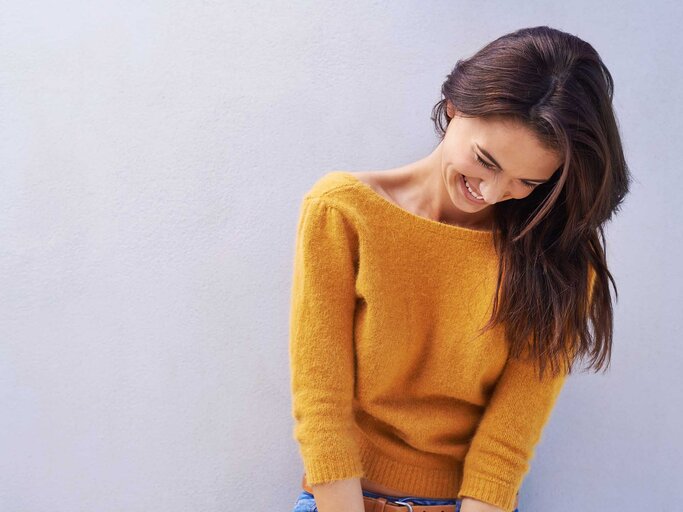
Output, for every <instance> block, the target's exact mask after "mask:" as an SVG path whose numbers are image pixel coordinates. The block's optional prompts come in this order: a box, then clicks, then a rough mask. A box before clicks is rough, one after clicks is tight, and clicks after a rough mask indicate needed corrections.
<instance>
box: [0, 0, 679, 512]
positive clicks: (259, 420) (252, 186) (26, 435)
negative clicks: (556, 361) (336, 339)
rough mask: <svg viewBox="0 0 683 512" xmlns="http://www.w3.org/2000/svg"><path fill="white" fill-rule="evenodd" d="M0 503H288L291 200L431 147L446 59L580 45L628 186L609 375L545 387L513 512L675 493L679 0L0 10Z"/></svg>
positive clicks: (172, 507) (292, 493) (673, 501)
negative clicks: (342, 172) (528, 36)
mask: <svg viewBox="0 0 683 512" xmlns="http://www.w3.org/2000/svg"><path fill="white" fill-rule="evenodd" d="M0 10H1V11H2V16H0V109H1V112H0V158H1V161H0V178H1V182H0V509H1V510H3V512H24V511H26V512H48V511H50V512H57V511H65V512H66V511H68V512H76V511H93V510H97V511H98V512H108V511H121V510H126V511H129V512H133V511H149V510H159V511H161V510H163V511H164V512H173V511H187V510H192V511H224V510H229V509H241V510H254V511H256V510H282V511H289V510H290V509H291V507H292V505H293V503H294V501H295V499H296V496H297V495H298V493H299V492H300V481H301V475H302V471H303V469H302V464H301V461H300V458H299V453H298V447H297V445H296V444H295V441H294V440H293V438H292V426H293V420H292V418H291V416H290V396H289V367H288V351H287V343H288V339H287V334H288V331H287V329H288V313H289V292H290V282H291V274H290V272H291V264H292V256H293V242H294V233H295V225H296V220H297V213H298V207H299V203H300V200H301V197H302V195H303V193H304V192H305V191H306V190H307V189H308V187H309V186H310V185H311V184H312V183H313V182H314V181H315V180H316V179H317V178H318V177H320V176H321V175H322V174H323V173H325V172H327V171H329V170H334V169H346V170H363V169H380V168H390V167H394V166H397V165H402V164H405V163H408V162H412V161H414V160H417V159H419V158H421V157H423V156H425V155H427V154H428V153H429V152H431V150H432V149H433V148H434V146H435V145H436V143H437V142H438V141H437V139H436V135H435V134H434V132H433V127H432V124H431V121H430V119H429V116H430V113H431V108H432V106H433V105H434V103H436V102H437V101H438V100H439V99H440V86H441V83H442V81H443V80H444V79H445V77H446V75H447V74H448V73H449V72H450V70H451V69H452V67H453V65H454V64H455V62H456V60H457V59H459V58H462V57H467V56H470V55H471V54H472V53H474V52H475V51H476V50H477V49H479V48H480V47H481V46H483V45H484V44H485V43H487V42H488V41H490V40H492V39H494V38H495V37H498V36H500V35H503V34H505V33H508V32H510V31H512V30H515V29H518V28H522V27H527V26H534V25H549V26H552V27H554V28H558V29H561V30H565V31H567V32H570V33H573V34H575V35H578V36H579V37H581V38H583V39H585V40H587V41H589V42H590V43H591V44H592V45H593V46H594V47H595V48H596V49H597V50H598V52H599V53H600V55H601V56H602V58H603V60H604V61H605V62H606V64H607V66H608V67H609V69H610V71H611V72H612V73H613V76H614V79H615V82H616V91H615V108H616V110H617V115H618V119H619V123H620V127H621V130H622V136H623V142H624V146H625V150H626V156H627V160H628V163H629V164H630V166H631V170H632V172H633V174H634V178H635V182H634V184H633V187H632V192H631V195H630V196H629V197H628V199H627V201H626V203H625V204H624V206H623V211H622V212H621V213H620V214H619V215H618V216H617V217H616V219H615V221H614V222H613V223H611V224H610V225H609V227H608V259H609V261H610V265H611V269H612V272H613V274H614V276H615V279H616V281H617V284H618V286H619V289H618V290H619V301H618V303H617V304H616V324H615V328H616V330H615V338H614V342H615V344H614V352H613V359H612V366H611V368H610V370H609V371H608V372H607V373H606V374H598V375H595V374H581V373H577V374H576V375H575V376H573V377H572V378H571V379H570V381H569V382H568V383H567V385H566V387H565V389H564V390H563V392H562V394H561V396H560V399H559V401H558V403H557V406H556V408H555V409H554V412H553V414H552V417H551V419H550V422H549V424H548V426H547V428H546V430H545V431H544V434H543V437H542V440H541V442H540V443H539V445H538V447H537V451H536V454H535V457H534V460H533V461H532V469H531V471H530V473H529V474H528V476H527V478H526V480H525V482H524V485H523V487H522V490H521V493H520V504H521V510H522V512H536V511H552V512H569V511H576V510H585V511H597V510H600V511H620V512H626V511H634V512H635V511H640V510H648V511H659V510H662V511H663V510H673V509H678V508H680V503H681V501H682V500H683V494H682V487H681V486H680V485H677V484H680V483H681V480H680V478H681V477H680V475H681V474H683V449H682V447H683V440H682V439H681V436H680V431H681V427H680V425H681V420H682V417H681V416H682V414H681V390H682V389H683V377H682V374H681V371H680V370H681V363H682V362H683V357H682V356H683V349H682V347H683V345H682V344H681V341H680V340H681V303H682V301H681V299H682V298H683V297H682V294H681V288H682V285H683V283H682V282H681V272H680V262H681V258H680V257H681V247H682V236H681V234H682V233H683V230H681V227H680V223H681V212H682V208H681V202H680V197H681V193H682V187H683V178H682V176H683V173H681V170H680V167H681V164H680V157H679V154H678V152H679V150H680V147H681V144H680V134H681V133H682V132H683V126H682V122H681V119H682V114H683V111H682V109H681V100H680V91H681V90H683V83H682V80H681V78H682V71H681V66H680V63H681V60H680V56H681V54H682V52H681V50H682V48H681V46H682V44H681V37H680V31H679V28H680V22H681V20H682V19H683V9H682V8H681V4H680V3H679V2H666V1H654V2H653V1H651V2H623V1H621V2H614V1H611V2H598V3H595V2H590V1H587V0H586V1H575V2H538V1H529V2H508V1H491V2H463V1H458V2H456V1H451V2H449V1H438V2H436V1H433V2H423V1H421V2H418V1H413V2H405V1H392V2H389V1H368V2H312V1H311V2H292V1H288V2H274V1H273V2H219V1H194V2H180V1H171V0H165V1H155V2H150V1H117V2H99V1H93V0H90V1H87V2H86V1H60V2H36V1H27V0H25V1H21V2H20V1H16V0H15V1H13V2H9V1H3V2H2V3H1V4H0Z"/></svg>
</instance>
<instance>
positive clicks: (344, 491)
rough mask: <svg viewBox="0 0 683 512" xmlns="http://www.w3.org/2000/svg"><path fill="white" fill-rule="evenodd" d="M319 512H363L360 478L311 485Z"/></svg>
mask: <svg viewBox="0 0 683 512" xmlns="http://www.w3.org/2000/svg"><path fill="white" fill-rule="evenodd" d="M311 487H312V488H313V496H315V505H316V507H317V509H318V510H319V511H320V512H365V505H364V504H363V491H362V489H361V485H360V477H357V478H347V479H345V480H335V481H334V482H328V483H324V484H318V485H312V486H311Z"/></svg>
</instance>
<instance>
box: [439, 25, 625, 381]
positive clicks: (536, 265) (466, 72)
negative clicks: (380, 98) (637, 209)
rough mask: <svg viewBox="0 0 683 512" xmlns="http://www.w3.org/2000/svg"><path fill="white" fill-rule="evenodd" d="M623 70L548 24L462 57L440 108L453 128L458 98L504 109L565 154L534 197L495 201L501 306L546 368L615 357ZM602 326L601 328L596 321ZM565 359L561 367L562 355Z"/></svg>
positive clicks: (495, 112)
mask: <svg viewBox="0 0 683 512" xmlns="http://www.w3.org/2000/svg"><path fill="white" fill-rule="evenodd" d="M613 89H614V85H613V79H612V76H611V74H610V72H609V70H608V69H607V67H606V66H605V64H604V63H603V62H602V60H601V58H600V56H599V55H598V53H597V52H596V51H595V49H594V48H593V47H592V46H591V45H590V44H588V43H587V42H585V41H583V40H581V39H579V38H578V37H576V36H574V35H571V34H568V33H566V32H562V31H560V30H556V29H553V28H550V27H547V26H539V27H531V28H524V29H520V30H517V31H515V32H512V33H510V34H506V35H504V36H501V37H499V38H498V39H495V40H494V41H492V42H490V43H489V44H487V45H486V46H484V47H483V48H482V49H481V50H479V51H478V52H477V53H476V54H474V55H473V56H472V57H470V58H467V59H461V60H458V61H457V63H456V65H455V68H454V69H453V71H452V72H451V73H450V74H449V75H448V77H447V79H446V81H445V82H444V83H443V85H442V87H441V94H442V96H443V99H442V100H441V101H439V102H438V103H437V104H436V105H435V106H434V108H433V110H432V120H433V121H434V125H435V129H436V132H437V134H438V135H439V136H440V137H441V139H443V137H444V135H445V132H446V126H447V125H448V123H449V122H450V118H449V117H448V113H447V110H446V102H447V100H450V101H451V103H452V104H453V105H454V106H455V108H456V109H457V110H458V111H459V113H460V114H461V115H464V116H467V117H486V116H497V117H500V116H503V117H504V118H505V119H509V120H511V121H513V122H516V123H521V124H522V125H523V126H526V127H527V128H530V129H531V130H532V132H533V133H535V134H536V135H537V136H538V138H539V140H540V141H541V143H542V144H543V145H544V146H545V147H547V148H549V149H551V150H554V151H557V152H558V154H559V155H563V163H562V165H561V167H559V168H558V169H557V170H556V171H555V173H554V174H553V176H552V178H551V179H550V180H549V181H548V182H546V183H543V184H541V185H539V186H537V187H536V188H535V189H534V191H533V192H532V193H531V194H530V195H529V196H527V197H525V198H523V199H520V200H515V199H510V200H507V201H501V202H498V203H496V204H494V205H493V212H494V213H493V217H494V220H493V222H494V229H493V238H494V245H495V247H496V250H497V253H498V255H499V267H498V278H497V284H496V294H495V296H494V297H493V298H492V301H493V310H492V315H491V318H490V319H489V322H488V323H487V324H486V325H485V326H484V329H487V328H490V327H493V326H494V325H495V324H498V323H502V324H504V326H505V333H506V336H507V339H508V341H509V344H510V356H511V357H521V356H522V354H524V355H526V356H527V357H528V356H531V358H532V359H533V360H534V361H536V362H537V363H538V364H537V368H539V369H540V377H541V378H542V377H543V373H544V370H545V368H546V366H548V365H549V366H550V368H551V373H552V375H553V376H555V375H558V374H559V373H560V372H562V371H566V372H568V373H571V371H572V369H573V364H574V362H575V361H574V360H575V358H577V357H584V356H588V357H589V358H590V365H589V367H588V368H589V369H591V368H592V369H594V370H596V371H598V370H600V369H601V368H603V369H604V370H606V369H607V368H608V367H609V364H610V361H611V351H612V334H613V310H612V297H611V294H610V289H609V283H610V282H611V284H612V286H613V287H614V292H615V297H616V298H617V299H618V292H617V287H616V283H615V281H614V278H613V276H612V274H611V273H610V271H609V270H608V268H607V261H606V250H605V249H606V242H605V233H604V225H605V223H606V222H607V221H608V220H610V219H611V218H612V215H613V214H614V213H615V212H616V211H618V210H619V208H620V205H621V203H622V201H623V199H624V197H625V196H626V194H627V193H628V191H629V186H630V183H631V175H630V171H629V169H628V166H627V164H626V161H625V159H624V154H623V150H622V144H621V139H620V136H619V131H618V126H617V120H616V117H615V114H614V111H613V107H612V95H613ZM591 325H592V329H591ZM561 365H562V366H561Z"/></svg>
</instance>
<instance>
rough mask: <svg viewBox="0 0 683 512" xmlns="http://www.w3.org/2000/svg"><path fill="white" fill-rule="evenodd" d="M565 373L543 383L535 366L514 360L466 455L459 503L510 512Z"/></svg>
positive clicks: (496, 390)
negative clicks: (468, 500) (471, 502)
mask: <svg viewBox="0 0 683 512" xmlns="http://www.w3.org/2000/svg"><path fill="white" fill-rule="evenodd" d="M565 380H566V373H560V374H559V375H557V376H554V377H553V376H551V375H550V374H549V373H546V375H544V378H543V380H542V381H541V380H539V379H538V375H537V374H536V370H535V369H534V363H533V362H532V361H526V360H524V361H523V360H518V359H513V358H509V359H508V361H507V362H506V365H505V368H504V369H503V373H502V374H501V376H500V378H499V380H498V382H497V384H496V387H495V389H494V391H493V394H492V396H491V399H490V402H489V404H488V406H487V407H486V410H485V411H484V414H483V416H482V418H481V421H480V423H479V425H478V427H477V430H476V432H475V435H474V437H473V439H472V442H471V444H470V448H469V450H468V452H467V455H466V456H465V463H464V473H463V480H462V484H461V486H460V490H459V492H458V498H463V497H465V496H469V497H472V498H475V499H478V500H481V501H484V502H487V503H490V504H492V505H495V506H497V507H500V508H502V509H504V510H506V511H509V512H511V511H512V510H514V504H515V497H516V495H517V492H518V491H519V488H520V486H521V484H522V481H523V479H524V476H525V475H526V474H527V473H528V471H529V468H530V461H531V459H532V457H533V455H534V451H535V447H536V445H537V443H538V441H539V439H540V437H541V433H542V430H543V428H544V426H545V424H546V423H547V421H548V419H549V417H550V413H551V411H552V409H553V407H554V405H555V402H556V400H557V398H558V395H559V393H560V391H561V389H562V387H563V384H564V382H565Z"/></svg>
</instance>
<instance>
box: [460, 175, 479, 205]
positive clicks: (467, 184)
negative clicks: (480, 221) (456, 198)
mask: <svg viewBox="0 0 683 512" xmlns="http://www.w3.org/2000/svg"><path fill="white" fill-rule="evenodd" d="M462 178H463V179H464V180H465V186H466V187H467V190H469V191H470V194H472V197H474V198H475V199H479V200H480V201H481V200H482V199H484V196H479V195H477V194H476V192H475V191H474V190H472V189H471V188H470V184H469V183H467V178H465V176H463V177H462Z"/></svg>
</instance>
